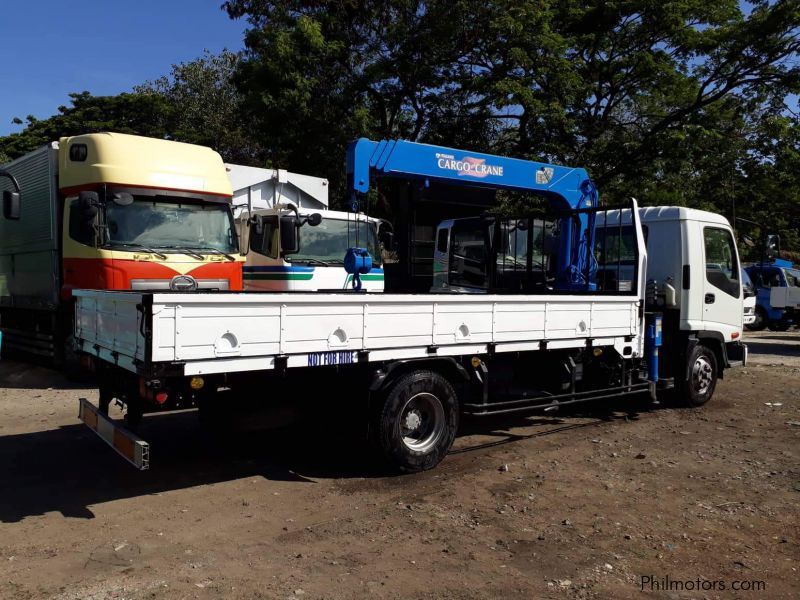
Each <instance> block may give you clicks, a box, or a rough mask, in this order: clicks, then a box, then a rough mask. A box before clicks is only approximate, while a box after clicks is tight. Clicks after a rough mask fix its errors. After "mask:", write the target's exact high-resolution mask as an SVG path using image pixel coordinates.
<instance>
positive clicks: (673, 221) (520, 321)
mask: <svg viewBox="0 0 800 600" xmlns="http://www.w3.org/2000/svg"><path fill="white" fill-rule="evenodd" d="M376 154H377V155H378V157H377V158H376V157H375V156H376ZM387 155H388V156H387ZM443 156H444V157H447V158H442V157H443ZM428 159H430V161H428ZM365 162H366V163H367V164H368V165H369V166H368V168H366V169H360V168H359V165H361V164H363V163H365ZM453 165H455V166H453ZM464 165H470V166H464ZM474 165H483V166H478V167H476V166H474ZM487 165H488V166H487ZM490 167H491V168H490ZM348 169H349V171H350V175H351V181H353V186H354V188H355V189H356V190H359V191H363V190H364V188H368V187H369V177H373V178H378V177H398V178H400V177H402V178H409V177H411V176H419V177H423V178H426V179H427V178H432V177H440V178H441V179H442V180H446V181H454V182H456V183H457V184H459V185H464V182H465V179H463V178H465V177H475V178H476V179H479V182H480V185H481V186H483V187H488V186H494V187H496V188H500V189H503V188H506V189H522V190H529V191H533V192H538V193H540V194H541V195H543V196H544V197H546V198H549V199H550V200H551V201H553V203H554V204H555V208H556V209H557V210H556V211H554V214H552V215H550V216H549V217H547V218H541V219H539V218H535V217H533V216H530V215H527V216H525V215H523V216H519V217H513V218H511V217H508V216H492V215H486V214H484V215H482V216H480V217H479V218H476V219H471V223H468V224H467V223H462V224H461V225H464V226H463V227H461V226H458V224H454V222H453V221H452V220H444V221H443V223H442V226H440V227H439V229H438V233H437V235H436V242H435V252H436V254H437V257H436V260H435V265H436V267H435V271H434V274H433V275H432V277H431V280H430V285H431V286H432V287H434V288H437V287H438V288H439V289H435V290H434V291H436V293H428V294H415V293H384V294H357V293H352V292H336V293H333V292H331V293H316V294H310V293H192V294H180V293H140V292H107V291H89V290H86V291H78V292H76V296H77V298H78V304H77V322H76V333H75V335H76V338H77V340H78V343H79V345H80V346H81V347H82V348H83V351H84V352H86V353H88V354H91V355H93V356H94V357H96V358H97V359H99V360H98V363H99V364H100V365H101V368H100V372H99V377H100V407H99V408H97V407H94V406H93V405H91V404H90V403H88V402H86V401H82V402H81V416H82V419H83V420H84V422H86V423H87V425H89V426H90V427H92V428H93V429H95V430H96V431H97V432H98V433H99V434H100V435H101V436H102V437H104V439H106V441H108V442H109V444H111V445H114V446H115V447H116V448H117V450H118V451H119V452H120V454H122V455H123V456H125V457H126V458H128V460H130V461H131V462H132V463H133V464H135V465H136V466H138V467H139V468H146V467H147V464H148V460H149V458H148V457H149V447H148V445H147V443H146V442H145V441H144V440H142V439H141V438H138V437H136V436H135V434H132V433H130V432H129V431H128V430H127V429H124V428H122V427H119V426H118V425H117V424H116V423H115V422H113V421H110V420H109V419H108V418H107V416H106V414H107V409H108V405H109V403H110V402H111V401H112V400H114V399H116V400H118V401H121V402H123V403H124V404H125V405H126V406H127V410H128V424H129V425H130V426H131V427H134V426H136V425H137V424H138V421H139V419H140V418H141V416H142V414H143V413H144V412H156V411H158V410H167V409H172V408H177V407H187V406H199V407H200V408H201V411H202V410H204V407H206V408H207V407H210V406H214V404H217V405H218V404H219V403H220V402H224V401H225V400H223V399H222V398H221V396H220V395H219V394H218V390H220V389H222V388H225V389H232V390H234V392H235V393H236V394H237V395H248V394H249V395H254V396H258V397H263V398H264V402H265V403H266V402H269V400H270V397H269V396H270V394H269V393H268V391H269V390H280V389H283V390H291V395H292V396H294V397H297V396H303V395H319V394H325V397H326V398H328V399H329V401H330V403H336V405H337V406H341V409H342V410H344V411H350V412H349V413H348V414H351V415H362V416H363V417H364V420H365V422H366V423H367V430H368V435H369V436H370V438H371V439H372V440H373V442H374V445H375V447H376V448H377V449H378V450H379V452H380V454H381V456H382V457H383V458H384V459H385V460H386V461H387V462H388V463H389V464H390V465H392V466H393V467H395V468H397V469H399V470H401V471H405V472H412V471H420V470H424V469H429V468H432V467H434V466H435V465H436V464H438V463H439V462H440V461H441V460H442V459H443V458H444V456H445V455H446V454H447V452H448V450H449V449H450V447H451V445H452V443H453V440H454V437H455V435H456V432H457V430H458V426H459V419H460V417H461V416H462V415H472V416H476V417H480V416H485V415H495V414H509V413H525V412H530V411H535V410H543V411H553V410H557V409H559V408H560V407H562V406H565V405H569V404H573V403H577V402H585V401H588V400H601V399H610V398H616V397H619V396H625V395H633V394H643V393H644V394H646V393H647V392H648V391H649V392H650V396H649V397H650V399H651V400H656V399H657V398H658V397H659V395H660V394H662V393H664V394H670V395H672V396H673V397H675V398H677V399H680V400H681V401H683V402H684V403H686V404H688V405H690V406H700V405H703V404H705V403H706V402H708V401H709V400H710V399H711V397H712V395H713V393H714V389H715V386H716V383H717V380H718V378H719V377H721V376H722V375H723V373H724V370H725V369H726V368H727V367H730V366H733V365H735V364H742V363H744V362H745V361H746V347H745V346H743V345H742V344H741V342H740V339H739V337H740V335H741V330H742V289H741V288H742V286H741V281H740V275H739V265H738V255H737V250H736V245H735V243H734V241H733V232H732V230H731V228H730V226H729V225H728V223H727V221H726V220H725V219H724V218H722V217H719V216H717V215H714V214H711V213H706V212H702V211H693V210H689V209H683V208H653V209H643V210H642V211H640V210H639V209H638V206H637V204H636V202H635V201H631V202H630V204H627V205H625V206H620V207H607V208H599V207H598V206H597V195H596V193H594V192H593V189H592V188H591V187H589V186H588V185H586V184H585V183H584V182H585V181H588V177H587V176H586V173H585V171H583V170H582V169H567V168H565V167H558V166H555V165H543V164H541V163H531V162H528V161H517V160H514V159H506V158H502V157H496V156H490V155H482V154H479V153H468V154H465V153H463V152H461V151H458V150H454V149H449V148H439V147H434V146H427V145H421V144H412V143H410V142H389V143H388V144H387V143H381V144H376V143H374V142H369V141H368V140H359V142H357V143H355V144H354V146H353V147H351V149H350V156H349V158H348ZM437 169H440V170H441V173H440V172H438V171H437ZM486 169H489V171H487V170H486ZM453 170H455V171H456V172H454V173H452V172H451V171H453ZM465 173H466V174H465ZM487 179H488V181H487ZM466 181H470V180H466ZM565 205H566V206H565ZM640 215H641V218H640ZM537 222H541V223H542V225H541V226H539V227H537ZM454 225H456V226H454ZM467 225H469V226H467ZM542 231H547V232H548V234H547V235H542ZM512 237H513V238H514V239H513V242H514V243H510V240H511V239H512ZM648 247H649V248H651V252H650V253H648V250H647V248H648ZM465 249H466V250H468V251H466V250H465ZM466 254H469V255H470V265H469V268H467V267H466V266H465V262H464V260H462V258H463V257H464V256H465V255H466ZM434 278H435V281H436V283H437V285H436V286H434ZM465 292H469V293H465ZM275 394H276V395H277V394H278V393H277V392H276V393H275ZM646 398H647V396H646V395H645V398H644V399H643V402H644V403H647V400H646ZM217 408H219V406H217ZM350 419H352V417H350Z"/></svg>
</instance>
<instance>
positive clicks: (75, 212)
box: [0, 133, 243, 363]
mask: <svg viewBox="0 0 800 600" xmlns="http://www.w3.org/2000/svg"><path fill="white" fill-rule="evenodd" d="M3 170H4V171H6V172H7V173H9V174H10V175H12V176H13V177H14V179H15V180H16V181H17V182H18V185H19V190H18V196H17V197H16V202H15V204H16V206H15V210H14V211H5V214H4V218H0V327H2V330H3V332H4V333H5V336H4V346H5V349H6V350H12V349H14V350H18V351H22V352H24V353H26V354H39V355H44V356H49V357H52V358H55V359H56V362H57V363H59V362H65V363H66V362H69V361H70V359H71V358H73V357H74V348H73V347H72V317H73V313H74V310H73V296H72V292H73V291H74V290H76V289H81V288H82V289H98V290H160V291H170V290H174V291H187V290H206V291H215V290H241V289H242V262H243V257H241V256H240V255H239V241H238V237H237V234H236V230H235V228H234V222H233V213H232V210H231V196H232V190H231V184H230V181H229V180H228V176H227V174H226V171H225V167H224V165H223V163H222V159H221V157H220V155H219V154H217V153H216V152H214V151H213V150H211V149H210V148H205V147H202V146H196V145H192V144H183V143H179V142H174V141H170V140H159V139H151V138H145V137H140V136H133V135H125V134H119V133H93V134H86V135H77V136H72V137H64V138H61V139H60V140H59V141H58V142H52V143H50V144H47V145H46V146H44V147H42V148H39V149H38V150H34V151H33V152H30V153H28V154H26V155H25V156H22V157H20V158H18V159H16V160H14V161H12V162H11V163H9V164H7V165H4V166H3ZM8 185H9V183H8V182H7V181H6V180H5V179H0V189H2V190H3V191H8V190H7V186H8ZM4 196H5V194H4Z"/></svg>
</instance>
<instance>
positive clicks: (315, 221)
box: [306, 213, 322, 227]
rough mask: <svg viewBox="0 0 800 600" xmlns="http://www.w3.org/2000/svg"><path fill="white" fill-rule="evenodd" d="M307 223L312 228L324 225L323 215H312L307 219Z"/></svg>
mask: <svg viewBox="0 0 800 600" xmlns="http://www.w3.org/2000/svg"><path fill="white" fill-rule="evenodd" d="M306 223H308V224H309V225H311V226H312V227H316V226H317V225H319V224H320V223H322V215H321V214H319V213H311V214H310V215H308V217H307V218H306Z"/></svg>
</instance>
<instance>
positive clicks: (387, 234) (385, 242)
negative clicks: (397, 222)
mask: <svg viewBox="0 0 800 600" xmlns="http://www.w3.org/2000/svg"><path fill="white" fill-rule="evenodd" d="M378 241H379V242H380V243H381V245H382V246H383V247H384V249H386V250H394V232H393V231H389V230H388V229H382V230H381V232H380V235H379V236H378Z"/></svg>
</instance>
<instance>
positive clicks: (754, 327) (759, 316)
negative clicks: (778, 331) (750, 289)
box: [745, 306, 767, 331]
mask: <svg viewBox="0 0 800 600" xmlns="http://www.w3.org/2000/svg"><path fill="white" fill-rule="evenodd" d="M766 326H767V313H766V312H765V311H764V309H763V308H761V307H760V306H756V320H755V321H753V322H752V323H750V324H749V325H746V326H745V327H746V328H747V330H748V331H762V330H763V329H764V328H765V327H766Z"/></svg>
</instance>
